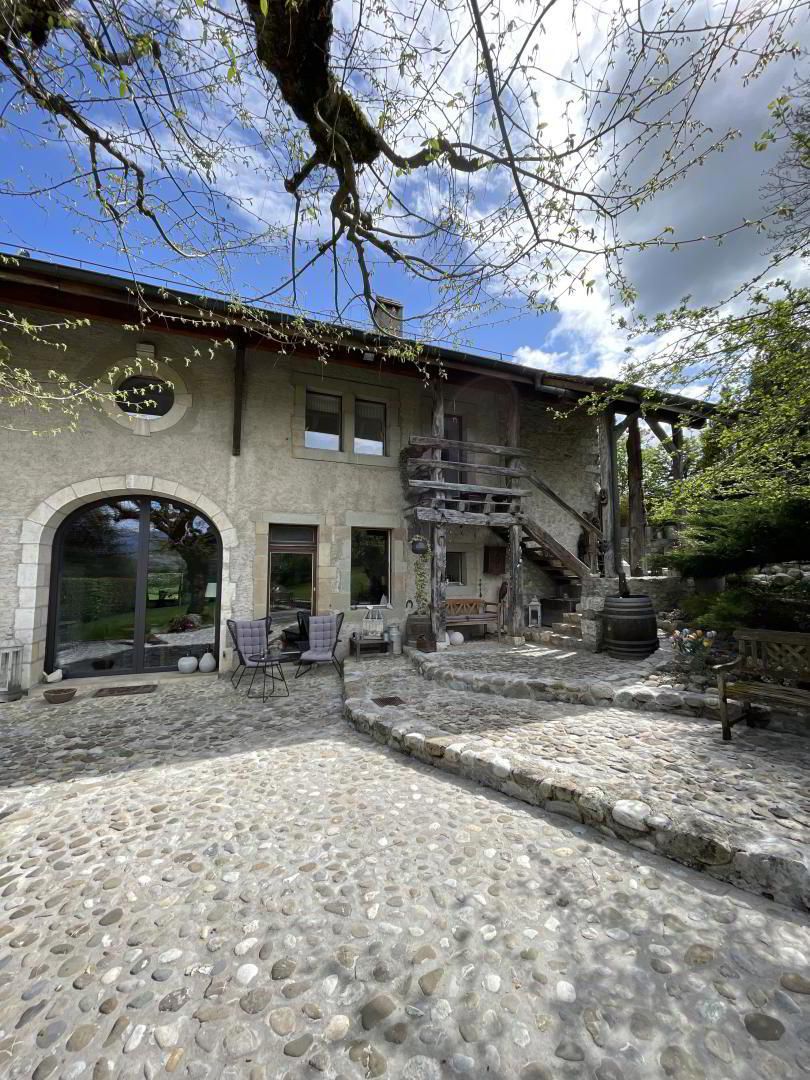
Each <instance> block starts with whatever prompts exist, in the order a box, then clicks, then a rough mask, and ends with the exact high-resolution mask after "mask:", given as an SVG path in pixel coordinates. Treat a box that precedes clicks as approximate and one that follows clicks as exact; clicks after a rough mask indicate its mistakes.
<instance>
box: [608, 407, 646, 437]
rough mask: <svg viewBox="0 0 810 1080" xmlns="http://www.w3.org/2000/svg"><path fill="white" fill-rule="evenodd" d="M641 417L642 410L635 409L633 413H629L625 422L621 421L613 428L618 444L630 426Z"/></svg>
mask: <svg viewBox="0 0 810 1080" xmlns="http://www.w3.org/2000/svg"><path fill="white" fill-rule="evenodd" d="M639 416H641V409H634V410H633V412H631V413H628V414H627V416H625V418H624V420H620V421H619V423H618V424H616V425H615V427H614V428H613V437H614V438H615V439H616V441H617V442H618V440H619V438H620V437H621V436H622V435H623V434H624V433H625V431H626V430H627V428H628V427H629V426H630V424H631V423H632V422H633V421H634V420H637V419H638V417H639Z"/></svg>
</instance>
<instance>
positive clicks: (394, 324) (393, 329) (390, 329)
mask: <svg viewBox="0 0 810 1080" xmlns="http://www.w3.org/2000/svg"><path fill="white" fill-rule="evenodd" d="M374 322H375V324H376V326H377V328H378V329H379V330H381V331H382V332H383V333H384V334H391V336H392V337H402V304H400V302H399V300H389V299H388V298H387V297H385V296H378V297H377V298H376V300H375V301H374Z"/></svg>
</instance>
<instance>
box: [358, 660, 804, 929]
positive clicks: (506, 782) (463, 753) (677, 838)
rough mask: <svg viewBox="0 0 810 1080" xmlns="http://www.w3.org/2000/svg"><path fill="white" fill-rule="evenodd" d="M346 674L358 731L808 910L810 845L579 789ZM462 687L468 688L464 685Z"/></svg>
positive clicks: (363, 677) (605, 791)
mask: <svg viewBox="0 0 810 1080" xmlns="http://www.w3.org/2000/svg"><path fill="white" fill-rule="evenodd" d="M420 655H421V654H420ZM343 681H344V710H345V715H346V718H347V719H348V720H349V721H350V723H352V724H353V725H354V727H355V728H356V729H357V730H358V731H359V732H362V733H363V734H366V735H370V736H371V737H372V738H373V739H375V740H376V741H377V742H378V743H381V744H383V745H385V746H388V747H390V748H391V749H392V750H396V751H397V752H398V753H402V754H407V755H409V756H411V757H414V758H417V759H418V760H419V761H422V762H425V763H426V764H428V765H432V766H433V767H435V768H438V769H444V770H446V771H447V772H450V773H453V774H454V775H456V776H463V777H466V778H467V779H470V780H474V781H476V782H477V783H479V784H482V785H484V786H486V787H489V788H493V789H495V790H496V791H501V792H503V793H504V794H505V795H510V796H512V797H513V798H516V799H519V800H521V801H522V802H525V803H529V804H530V805H532V806H538V807H541V808H542V809H543V810H546V811H548V812H550V813H554V814H562V815H563V816H565V817H567V818H570V819H572V820H573V821H577V822H582V823H584V824H586V825H590V826H592V827H593V828H594V829H596V830H597V831H598V832H601V833H603V834H604V835H606V836H612V837H618V838H619V839H621V840H625V841H627V842H628V843H630V844H633V845H634V846H635V847H639V848H642V849H643V850H645V851H649V852H653V853H655V854H658V855H662V856H664V857H665V858H668V859H672V860H673V861H675V862H678V863H682V864H683V865H684V866H689V867H692V868H693V869H696V870H702V871H704V872H705V873H707V874H710V875H711V876H712V877H715V878H718V879H720V880H721V881H726V882H729V883H730V884H732V885H736V886H738V887H739V888H742V889H746V890H747V891H748V892H753V893H758V894H760V895H762V896H765V897H768V899H772V900H776V901H778V902H779V903H782V904H785V905H787V906H789V907H792V908H796V909H797V910H799V911H804V912H806V911H810V852H808V849H807V848H806V847H805V846H804V845H801V844H791V843H790V842H789V841H785V840H782V839H779V838H776V837H773V836H769V835H768V834H767V833H765V832H760V831H758V830H756V829H751V828H745V827H743V826H738V827H736V828H732V827H731V826H730V825H728V824H726V823H725V822H719V821H717V820H716V819H714V818H711V817H709V816H708V815H705V814H699V813H694V814H689V813H684V812H682V811H676V812H672V810H671V808H670V807H669V806H668V805H667V804H666V803H662V804H661V805H660V806H654V805H651V803H650V802H649V801H647V802H642V801H641V800H637V799H627V798H626V797H623V796H620V795H619V793H617V792H616V791H612V790H611V788H610V786H608V785H603V786H600V787H596V786H581V785H580V782H579V781H577V780H574V779H572V778H570V777H567V776H565V774H564V773H562V772H560V773H556V772H549V771H548V770H547V769H541V768H540V767H539V766H536V765H533V764H531V763H528V762H525V761H522V760H520V759H518V760H510V759H509V758H508V757H506V756H505V755H504V753H503V752H502V751H501V750H500V749H499V748H498V747H496V746H495V745H493V744H492V743H490V742H488V741H487V740H486V739H483V738H481V737H478V736H477V737H475V739H474V740H466V741H465V738H464V736H463V735H459V734H456V733H452V732H448V731H445V730H444V729H442V728H440V727H437V726H436V725H435V724H431V723H429V722H428V721H421V720H406V721H402V720H398V719H397V711H396V709H395V708H390V707H389V708H386V707H380V706H378V705H375V703H374V702H373V701H372V699H371V694H372V693H373V689H372V686H371V680H370V679H369V672H368V668H367V667H366V668H365V670H364V669H362V668H357V667H356V666H355V664H354V663H352V662H350V661H347V662H346V664H345V668H344V676H343ZM464 688H465V689H468V688H469V687H468V685H467V684H465V686H464ZM490 692H494V691H490Z"/></svg>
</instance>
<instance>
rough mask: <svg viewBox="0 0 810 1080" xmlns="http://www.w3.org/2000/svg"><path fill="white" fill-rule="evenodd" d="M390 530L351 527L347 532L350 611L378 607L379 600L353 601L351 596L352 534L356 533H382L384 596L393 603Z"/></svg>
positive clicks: (369, 526) (352, 566)
mask: <svg viewBox="0 0 810 1080" xmlns="http://www.w3.org/2000/svg"><path fill="white" fill-rule="evenodd" d="M391 531H392V530H391V529H387V528H385V527H382V526H379V525H352V526H350V532H349V607H350V608H351V609H352V610H355V609H358V608H367V607H369V606H373V607H378V606H379V603H380V601H379V600H355V599H354V596H353V595H352V594H353V580H352V579H353V574H354V534H355V533H356V532H367V533H368V532H373V533H383V534H384V535H385V561H386V570H385V577H386V588H385V590H384V595H385V596H387V597H388V602H389V603H393V601H392V599H391V584H392V576H391V549H392V543H391Z"/></svg>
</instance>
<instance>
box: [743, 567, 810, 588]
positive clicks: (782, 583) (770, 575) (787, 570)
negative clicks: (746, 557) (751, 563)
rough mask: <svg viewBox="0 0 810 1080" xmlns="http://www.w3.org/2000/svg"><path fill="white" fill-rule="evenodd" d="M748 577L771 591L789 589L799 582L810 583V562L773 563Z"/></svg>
mask: <svg viewBox="0 0 810 1080" xmlns="http://www.w3.org/2000/svg"><path fill="white" fill-rule="evenodd" d="M748 577H749V578H750V580H751V581H753V582H754V583H755V584H757V585H766V586H767V587H768V588H771V589H789V588H791V587H793V586H795V585H798V584H799V582H802V581H804V582H810V562H785V563H771V564H769V565H768V566H762V567H760V569H759V570H757V571H752V572H750V573H749V575H748Z"/></svg>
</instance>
